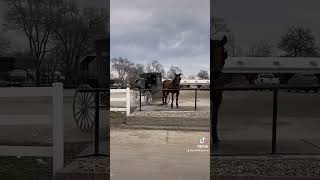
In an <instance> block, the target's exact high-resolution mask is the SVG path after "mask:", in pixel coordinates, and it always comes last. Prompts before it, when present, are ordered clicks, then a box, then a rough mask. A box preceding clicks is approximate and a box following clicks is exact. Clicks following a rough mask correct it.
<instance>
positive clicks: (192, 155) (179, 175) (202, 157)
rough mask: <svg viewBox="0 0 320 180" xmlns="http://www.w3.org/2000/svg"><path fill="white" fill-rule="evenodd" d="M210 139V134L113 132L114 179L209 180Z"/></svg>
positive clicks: (128, 130)
mask: <svg viewBox="0 0 320 180" xmlns="http://www.w3.org/2000/svg"><path fill="white" fill-rule="evenodd" d="M202 137H205V138H206V139H205V142H204V143H203V144H201V143H200V139H201V138H202ZM208 138H209V133H208V132H195V131H193V132H189V131H167V130H136V129H112V130H111V144H110V148H111V149H110V151H111V153H110V163H111V172H110V173H111V179H112V180H123V179H130V180H144V179H146V180H147V179H153V180H160V179H161V180H163V179H166V180H171V179H172V180H179V179H181V180H189V179H190V180H195V179H197V180H198V179H199V180H209V179H210V158H209V153H210V151H209V141H207V140H209V139H208ZM198 145H207V148H205V146H202V147H201V148H199V147H198ZM188 149H189V152H188ZM197 149H201V150H203V151H205V150H207V151H206V152H196V151H197Z"/></svg>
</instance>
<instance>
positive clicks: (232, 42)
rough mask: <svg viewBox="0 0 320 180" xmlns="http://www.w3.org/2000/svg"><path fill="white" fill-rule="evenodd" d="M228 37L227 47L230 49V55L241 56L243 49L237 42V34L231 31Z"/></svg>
mask: <svg viewBox="0 0 320 180" xmlns="http://www.w3.org/2000/svg"><path fill="white" fill-rule="evenodd" d="M226 37H227V38H228V42H227V44H226V46H225V48H226V49H227V51H228V56H231V57H236V56H239V55H240V54H241V49H240V47H239V46H238V45H237V44H236V39H235V36H234V35H233V33H232V32H231V31H230V32H229V33H228V34H227V35H226Z"/></svg>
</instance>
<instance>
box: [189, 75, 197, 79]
mask: <svg viewBox="0 0 320 180" xmlns="http://www.w3.org/2000/svg"><path fill="white" fill-rule="evenodd" d="M188 79H196V76H195V75H189V77H188Z"/></svg>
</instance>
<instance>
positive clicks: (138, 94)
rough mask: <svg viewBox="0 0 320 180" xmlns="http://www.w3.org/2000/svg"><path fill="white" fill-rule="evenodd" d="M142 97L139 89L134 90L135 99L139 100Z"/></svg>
mask: <svg viewBox="0 0 320 180" xmlns="http://www.w3.org/2000/svg"><path fill="white" fill-rule="evenodd" d="M139 99H140V92H139V91H133V100H134V101H135V102H137V101H139Z"/></svg>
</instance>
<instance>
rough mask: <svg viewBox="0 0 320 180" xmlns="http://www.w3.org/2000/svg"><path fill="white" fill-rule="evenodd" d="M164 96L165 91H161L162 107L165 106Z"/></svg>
mask: <svg viewBox="0 0 320 180" xmlns="http://www.w3.org/2000/svg"><path fill="white" fill-rule="evenodd" d="M165 96H166V94H165V91H162V105H164V104H165V102H164V97H165Z"/></svg>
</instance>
